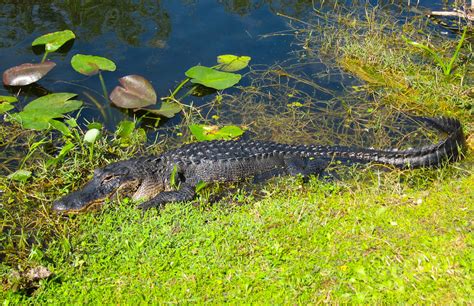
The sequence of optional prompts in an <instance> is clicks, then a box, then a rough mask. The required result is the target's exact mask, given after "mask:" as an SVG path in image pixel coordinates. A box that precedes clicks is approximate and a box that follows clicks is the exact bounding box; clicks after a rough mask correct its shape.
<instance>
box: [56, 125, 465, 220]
mask: <svg viewBox="0 0 474 306" xmlns="http://www.w3.org/2000/svg"><path fill="white" fill-rule="evenodd" d="M417 118H418V119H420V120H423V121H424V122H427V123H429V124H430V125H432V126H433V127H435V128H436V129H438V130H440V131H442V132H444V133H446V134H447V137H446V138H445V139H443V140H441V141H439V142H438V143H435V144H430V145H425V146H420V147H418V148H410V149H406V150H398V149H384V150H377V149H372V148H352V147H343V146H321V145H289V144H282V143H276V142H264V141H251V140H215V141H208V142H198V143H191V144H186V145H183V146H182V147H180V148H177V149H174V150H170V151H167V152H165V153H164V154H162V155H159V156H144V157H136V158H132V159H129V160H124V161H118V162H115V163H112V164H109V165H107V166H105V167H103V168H99V169H96V170H95V171H94V176H93V178H92V180H91V181H90V182H88V183H86V184H85V186H84V187H82V188H81V189H79V190H77V191H75V192H72V193H70V194H69V195H66V196H64V197H63V198H61V199H60V200H58V201H56V202H54V204H53V209H54V210H55V211H59V212H77V211H81V210H85V209H87V208H90V207H92V206H96V205H98V204H101V203H103V202H104V201H105V200H106V199H108V198H115V197H117V196H127V197H131V199H132V200H134V201H137V200H144V202H143V203H142V204H140V205H138V208H141V209H143V210H146V209H149V208H151V207H157V208H159V207H162V206H163V205H165V204H167V203H170V202H181V201H189V200H192V199H193V198H194V197H195V195H196V186H197V185H200V184H201V182H204V183H209V182H226V181H238V180H242V179H244V178H247V177H250V178H251V177H253V178H254V179H256V180H265V179H268V178H271V177H274V176H281V175H297V174H301V175H303V176H308V175H318V174H321V173H323V172H324V170H325V169H326V167H327V166H328V165H329V163H330V162H332V161H340V162H343V163H345V164H346V163H347V164H355V163H356V164H366V163H378V164H384V165H392V166H394V167H395V168H400V169H412V168H419V167H437V166H440V165H442V164H444V163H446V162H451V161H456V160H459V159H461V158H462V157H463V154H464V152H465V150H466V147H467V146H466V140H465V137H464V135H463V131H462V127H461V123H460V122H459V121H458V120H456V119H452V118H445V117H440V118H427V117H417Z"/></svg>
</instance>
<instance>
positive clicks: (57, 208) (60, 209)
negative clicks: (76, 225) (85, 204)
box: [53, 201, 67, 211]
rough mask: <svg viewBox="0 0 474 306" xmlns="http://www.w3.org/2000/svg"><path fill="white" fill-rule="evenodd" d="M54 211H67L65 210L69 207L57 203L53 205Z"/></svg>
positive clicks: (59, 202)
mask: <svg viewBox="0 0 474 306" xmlns="http://www.w3.org/2000/svg"><path fill="white" fill-rule="evenodd" d="M53 210H55V211H65V210H67V207H66V205H65V204H64V203H63V202H61V201H57V202H54V204H53Z"/></svg>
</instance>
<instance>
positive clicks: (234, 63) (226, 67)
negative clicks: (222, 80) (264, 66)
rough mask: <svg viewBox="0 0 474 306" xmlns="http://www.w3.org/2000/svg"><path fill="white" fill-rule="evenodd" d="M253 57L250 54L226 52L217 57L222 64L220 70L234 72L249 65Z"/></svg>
mask: <svg viewBox="0 0 474 306" xmlns="http://www.w3.org/2000/svg"><path fill="white" fill-rule="evenodd" d="M251 59H252V58H251V57H250V56H237V55H232V54H224V55H219V56H218V57H217V62H218V63H219V64H220V66H219V70H222V71H227V72H234V71H239V70H242V69H244V68H245V67H247V66H248V65H249V62H250V60H251Z"/></svg>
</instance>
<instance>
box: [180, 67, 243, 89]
mask: <svg viewBox="0 0 474 306" xmlns="http://www.w3.org/2000/svg"><path fill="white" fill-rule="evenodd" d="M186 76H187V77H188V78H191V82H193V83H197V84H201V85H204V86H207V87H210V88H214V89H217V90H223V89H226V88H229V87H232V86H234V85H235V84H237V83H238V82H239V81H240V79H241V78H242V76H241V75H240V74H236V73H230V72H222V71H217V70H215V69H212V68H209V67H205V66H194V67H192V68H190V69H189V70H188V71H186Z"/></svg>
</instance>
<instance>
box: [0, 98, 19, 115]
mask: <svg viewBox="0 0 474 306" xmlns="http://www.w3.org/2000/svg"><path fill="white" fill-rule="evenodd" d="M17 101H18V99H17V98H16V97H12V96H0V114H3V113H5V112H8V111H9V110H11V109H13V108H15V107H14V106H13V105H11V103H15V102H17Z"/></svg>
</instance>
